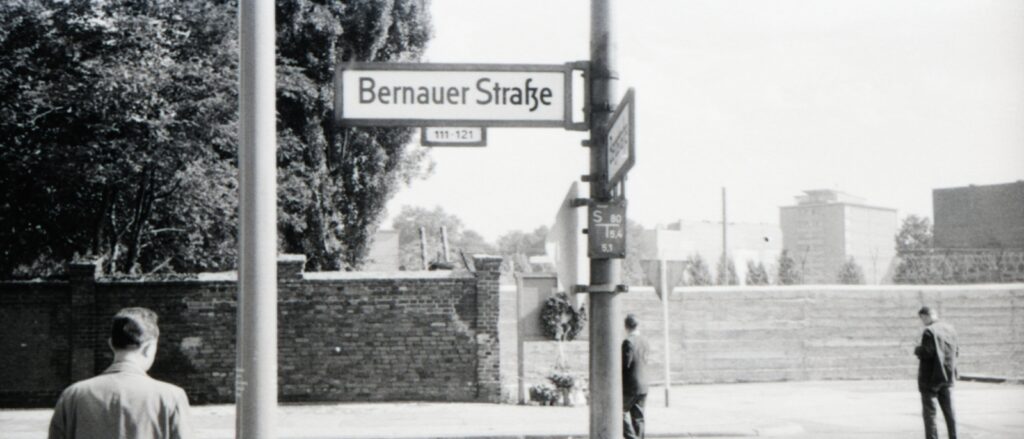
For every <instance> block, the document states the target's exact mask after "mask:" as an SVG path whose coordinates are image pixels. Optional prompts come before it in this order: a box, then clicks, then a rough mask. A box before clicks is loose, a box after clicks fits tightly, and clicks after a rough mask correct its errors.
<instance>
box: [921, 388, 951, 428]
mask: <svg viewBox="0 0 1024 439" xmlns="http://www.w3.org/2000/svg"><path fill="white" fill-rule="evenodd" d="M951 392H952V389H950V388H949V386H948V385H941V386H939V387H938V388H937V389H928V390H923V391H921V407H922V416H924V437H925V438H926V439H938V438H939V431H938V427H937V426H936V425H935V400H938V401H939V407H941V408H942V416H943V417H944V418H946V431H948V432H949V439H956V415H955V414H953V395H952V393H951Z"/></svg>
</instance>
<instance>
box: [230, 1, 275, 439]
mask: <svg viewBox="0 0 1024 439" xmlns="http://www.w3.org/2000/svg"><path fill="white" fill-rule="evenodd" d="M238 6H239V12H238V17H239V20H238V21H239V28H240V32H239V38H238V40H239V43H240V45H241V48H240V49H241V50H240V56H239V70H240V75H239V79H240V81H239V82H240V84H239V93H238V95H239V118H238V119H239V125H240V126H239V130H238V134H239V147H238V171H239V189H240V191H239V192H240V194H239V229H240V230H239V249H238V262H239V268H238V358H237V360H236V364H235V407H236V414H235V437H237V438H246V439H252V438H256V439H259V438H274V437H277V433H276V425H277V424H276V420H277V410H276V409H277V124H276V120H277V119H276V118H277V113H276V111H275V107H276V103H275V100H276V99H277V95H276V93H275V89H276V85H275V74H274V38H275V32H274V3H273V2H265V1H256V0H243V1H241V2H239V5H238Z"/></svg>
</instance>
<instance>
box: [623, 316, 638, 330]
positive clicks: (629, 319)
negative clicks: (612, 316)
mask: <svg viewBox="0 0 1024 439" xmlns="http://www.w3.org/2000/svg"><path fill="white" fill-rule="evenodd" d="M637 326H640V321H639V320H637V319H636V316H635V315H633V314H627V315H626V329H629V330H630V331H632V330H634V329H636V327H637Z"/></svg>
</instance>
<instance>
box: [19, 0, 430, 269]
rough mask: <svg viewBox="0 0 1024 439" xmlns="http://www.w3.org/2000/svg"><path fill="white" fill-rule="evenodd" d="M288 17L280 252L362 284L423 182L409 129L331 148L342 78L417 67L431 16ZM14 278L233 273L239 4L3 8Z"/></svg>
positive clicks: (192, 0)
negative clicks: (388, 214)
mask: <svg viewBox="0 0 1024 439" xmlns="http://www.w3.org/2000/svg"><path fill="white" fill-rule="evenodd" d="M276 5H277V25H278V29H277V31H278V41H277V51H278V55H279V57H278V67H277V79H278V121H277V126H278V145H279V148H278V165H279V182H278V184H279V192H278V197H279V228H280V232H281V233H280V237H281V240H280V243H279V244H280V247H281V250H283V251H285V252H296V253H305V254H306V255H307V257H308V262H307V269H322V268H339V267H342V266H348V267H354V266H357V265H358V264H359V263H360V262H361V261H362V258H363V255H365V252H366V250H367V248H366V246H367V241H368V239H367V238H368V237H369V236H370V235H371V234H372V233H373V229H374V228H375V222H376V221H377V218H379V216H380V213H381V211H382V209H383V206H384V202H385V201H386V200H387V199H388V197H390V196H391V195H392V194H393V192H394V190H395V188H396V187H397V184H398V183H399V182H400V181H409V179H411V178H413V177H415V176H417V175H421V174H422V173H423V172H424V170H423V168H422V166H421V165H422V163H423V160H422V157H423V154H424V153H423V152H422V150H418V151H409V150H407V149H406V147H405V144H406V143H407V141H408V140H409V138H410V136H411V132H410V130H408V129H404V130H403V129H348V130H345V131H342V132H340V133H338V135H337V136H332V135H331V129H330V128H331V111H332V93H331V87H332V77H333V66H334V63H335V60H339V59H340V60H345V61H348V60H359V61H388V60H403V61H407V60H415V59H418V58H419V56H420V55H421V54H422V52H423V49H424V47H425V45H426V42H427V39H428V38H429V35H430V24H429V18H428V11H427V5H426V4H425V2H422V1H419V0H395V1H389V2H378V1H373V0H353V1H349V2H345V3H341V2H329V3H323V2H319V1H310V0H284V1H279V2H277V3H276ZM0 22H2V23H4V25H3V27H2V29H0V248H2V250H0V276H6V275H9V274H11V273H12V272H14V271H15V270H17V271H18V272H19V273H21V274H23V275H26V276H35V275H39V274H46V273H47V272H50V271H52V267H53V266H54V264H55V263H59V262H62V261H66V260H68V259H70V258H71V257H72V256H73V255H74V254H76V253H78V254H80V255H82V256H83V257H87V258H94V259H100V260H101V261H102V269H103V271H104V272H105V273H140V272H153V271H198V270H219V269H230V268H232V267H233V266H234V261H235V252H236V250H235V241H236V237H237V235H238V231H237V224H238V221H237V213H236V212H237V210H238V209H237V192H238V188H237V181H236V174H237V170H236V158H235V157H236V152H237V144H236V138H237V136H236V126H237V122H238V121H237V112H238V97H237V84H238V82H237V77H238V73H237V72H238V49H237V48H238V43H237V40H236V36H237V33H238V32H237V8H236V6H235V5H234V4H233V3H232V2H230V1H223V0H214V1H210V0H177V1H167V2H130V1H127V0H111V1H107V2H50V1H43V0H26V1H21V2H4V3H3V4H2V5H0Z"/></svg>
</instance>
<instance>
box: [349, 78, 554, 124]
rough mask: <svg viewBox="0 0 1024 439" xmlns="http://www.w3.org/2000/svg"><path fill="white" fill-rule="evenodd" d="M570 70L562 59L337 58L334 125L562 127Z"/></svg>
mask: <svg viewBox="0 0 1024 439" xmlns="http://www.w3.org/2000/svg"><path fill="white" fill-rule="evenodd" d="M571 73H572V70H571V69H570V68H569V67H568V66H563V65H520V64H395V63H355V64H351V65H342V66H340V68H339V72H338V74H337V77H336V78H335V80H336V81H337V82H338V87H336V90H338V91H339V92H338V95H336V96H335V114H336V115H337V120H338V123H339V124H341V125H342V126H419V127H423V126H430V127H445V126H458V127H487V126H507V127H527V126H534V127H562V126H567V125H568V124H567V122H566V121H567V120H568V119H569V118H570V117H571V113H570V111H569V104H570V103H571V102H572V96H571V91H572V84H571V82H570V81H571V79H572V78H571V76H572V74H571Z"/></svg>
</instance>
